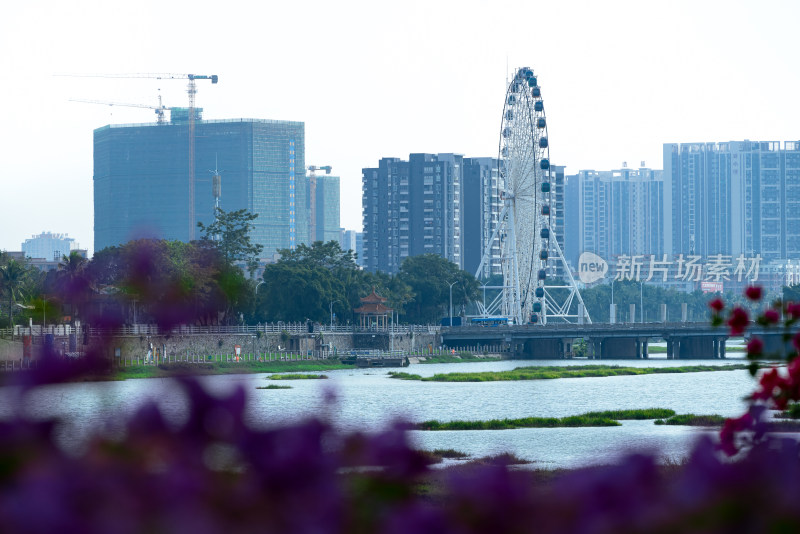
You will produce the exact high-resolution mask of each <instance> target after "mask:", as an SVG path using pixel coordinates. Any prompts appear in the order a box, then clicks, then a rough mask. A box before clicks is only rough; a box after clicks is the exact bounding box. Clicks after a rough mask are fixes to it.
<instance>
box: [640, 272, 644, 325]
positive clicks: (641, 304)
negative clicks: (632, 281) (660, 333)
mask: <svg viewBox="0 0 800 534" xmlns="http://www.w3.org/2000/svg"><path fill="white" fill-rule="evenodd" d="M639 307H640V308H641V309H642V311H641V312H639V317H640V318H641V319H642V320H641V321H639V322H640V323H643V322H644V280H642V281H641V282H639Z"/></svg>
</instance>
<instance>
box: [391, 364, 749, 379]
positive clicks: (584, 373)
mask: <svg viewBox="0 0 800 534" xmlns="http://www.w3.org/2000/svg"><path fill="white" fill-rule="evenodd" d="M740 369H747V366H746V365H688V366H683V367H622V366H619V365H580V366H568V367H548V366H531V367H517V368H516V369H512V370H511V371H485V372H477V373H442V374H435V375H433V376H428V377H422V376H420V375H416V374H410V373H398V372H390V373H389V376H391V377H392V378H397V379H400V380H420V381H422V382H499V381H506V380H551V379H556V378H588V377H606V376H627V375H649V374H667V373H704V372H713V371H736V370H740Z"/></svg>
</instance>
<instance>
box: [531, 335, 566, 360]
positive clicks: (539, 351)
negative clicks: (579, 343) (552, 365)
mask: <svg viewBox="0 0 800 534" xmlns="http://www.w3.org/2000/svg"><path fill="white" fill-rule="evenodd" d="M521 347H522V350H521V351H520V352H521V357H522V358H530V359H533V360H563V359H564V358H565V357H566V348H567V343H566V342H565V340H564V339H561V338H552V339H529V340H527V341H525V343H524V344H523V345H521Z"/></svg>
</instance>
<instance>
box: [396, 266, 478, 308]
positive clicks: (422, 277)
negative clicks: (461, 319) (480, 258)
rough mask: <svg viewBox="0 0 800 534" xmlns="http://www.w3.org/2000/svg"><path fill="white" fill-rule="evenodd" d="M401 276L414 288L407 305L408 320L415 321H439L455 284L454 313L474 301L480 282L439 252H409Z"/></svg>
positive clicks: (403, 280) (401, 267)
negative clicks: (451, 285)
mask: <svg viewBox="0 0 800 534" xmlns="http://www.w3.org/2000/svg"><path fill="white" fill-rule="evenodd" d="M398 278H399V279H400V281H402V282H403V283H405V284H407V285H408V286H409V287H410V288H411V292H412V293H413V294H414V297H413V299H412V300H411V301H410V302H409V303H408V306H407V307H406V320H407V321H409V322H415V323H434V322H436V323H438V322H439V320H440V319H441V318H442V317H443V313H444V314H446V313H447V311H446V310H447V309H448V307H449V304H450V284H451V283H452V284H453V288H452V294H453V314H454V315H455V314H457V313H458V309H459V308H460V307H462V306H467V305H468V304H469V303H470V302H474V301H475V300H477V299H478V298H479V295H480V289H479V288H480V284H479V283H478V281H477V280H476V279H475V277H474V276H472V275H471V274H470V273H468V272H466V271H463V270H461V269H459V268H458V266H457V265H456V264H455V263H453V262H451V261H448V260H447V259H445V258H442V257H441V256H439V255H437V254H422V255H421V256H410V257H408V258H406V259H405V260H404V261H403V264H402V265H401V266H400V272H399V273H398Z"/></svg>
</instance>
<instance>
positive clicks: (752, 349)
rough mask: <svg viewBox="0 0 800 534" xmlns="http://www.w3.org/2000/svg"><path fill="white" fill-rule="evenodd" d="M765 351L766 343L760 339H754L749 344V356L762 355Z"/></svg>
mask: <svg viewBox="0 0 800 534" xmlns="http://www.w3.org/2000/svg"><path fill="white" fill-rule="evenodd" d="M763 350H764V342H763V341H761V339H760V338H757V337H754V338H753V339H751V340H750V341H749V342H748V343H747V354H761V352H762V351H763Z"/></svg>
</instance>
